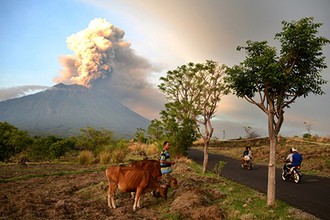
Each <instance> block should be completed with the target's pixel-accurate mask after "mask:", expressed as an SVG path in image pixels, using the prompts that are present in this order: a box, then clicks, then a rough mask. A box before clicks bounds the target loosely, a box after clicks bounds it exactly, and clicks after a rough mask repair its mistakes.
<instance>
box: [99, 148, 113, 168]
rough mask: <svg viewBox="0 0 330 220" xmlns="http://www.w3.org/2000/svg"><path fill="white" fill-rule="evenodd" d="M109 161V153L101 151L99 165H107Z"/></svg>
mask: <svg viewBox="0 0 330 220" xmlns="http://www.w3.org/2000/svg"><path fill="white" fill-rule="evenodd" d="M110 161H111V153H110V152H109V151H106V150H104V151H102V152H101V153H100V164H103V165H105V164H109V163H110Z"/></svg>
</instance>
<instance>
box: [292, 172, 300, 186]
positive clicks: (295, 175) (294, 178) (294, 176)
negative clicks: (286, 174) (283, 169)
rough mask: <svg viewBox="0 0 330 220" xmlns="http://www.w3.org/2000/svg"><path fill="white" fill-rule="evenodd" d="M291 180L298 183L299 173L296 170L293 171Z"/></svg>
mask: <svg viewBox="0 0 330 220" xmlns="http://www.w3.org/2000/svg"><path fill="white" fill-rule="evenodd" d="M293 180H294V182H295V183H297V184H298V183H300V175H299V174H298V173H297V172H294V173H293Z"/></svg>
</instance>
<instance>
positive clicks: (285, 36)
mask: <svg viewBox="0 0 330 220" xmlns="http://www.w3.org/2000/svg"><path fill="white" fill-rule="evenodd" d="M282 24H283V28H282V32H280V33H277V34H276V35H275V39H277V40H279V41H280V43H281V51H280V54H279V55H277V51H276V48H274V47H271V46H269V45H268V44H267V41H262V42H257V41H256V42H253V41H250V40H249V41H247V42H246V43H247V46H239V47H238V48H237V49H238V50H241V49H243V50H245V52H246V58H245V60H244V61H243V62H241V63H240V65H235V66H233V67H232V68H228V70H227V74H228V76H227V77H226V82H227V83H228V85H229V87H230V88H231V89H232V91H233V93H234V94H236V95H237V96H238V97H241V98H245V99H246V100H247V101H248V102H250V103H252V104H254V105H256V106H257V107H258V108H260V109H261V110H262V111H263V112H264V113H265V114H267V116H268V133H269V139H270V154H269V164H270V166H269V172H268V189H267V192H268V195H267V204H268V205H270V206H273V205H274V204H275V166H274V165H275V163H276V145H277V136H278V134H279V132H280V129H281V126H282V124H283V122H284V110H285V109H286V108H289V107H290V105H291V104H292V103H294V101H295V100H296V99H297V98H298V97H307V96H308V94H309V93H314V94H316V95H322V94H323V93H324V92H323V91H322V89H321V85H323V84H325V83H326V81H325V80H323V79H322V77H321V75H320V73H321V71H322V70H323V69H325V68H326V67H327V66H326V63H325V57H324V56H323V53H322V46H324V45H326V44H328V43H329V42H330V41H329V40H328V39H326V38H324V37H318V36H316V34H317V33H318V30H317V29H318V28H319V27H320V26H321V25H322V24H320V23H313V18H303V19H301V20H299V21H292V22H286V21H283V22H282ZM256 94H257V95H256Z"/></svg>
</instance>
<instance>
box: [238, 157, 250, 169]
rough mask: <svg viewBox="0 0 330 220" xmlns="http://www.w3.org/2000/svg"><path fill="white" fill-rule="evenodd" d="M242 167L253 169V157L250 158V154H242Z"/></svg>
mask: <svg viewBox="0 0 330 220" xmlns="http://www.w3.org/2000/svg"><path fill="white" fill-rule="evenodd" d="M241 167H242V169H248V170H251V169H252V158H250V157H249V156H242V159H241Z"/></svg>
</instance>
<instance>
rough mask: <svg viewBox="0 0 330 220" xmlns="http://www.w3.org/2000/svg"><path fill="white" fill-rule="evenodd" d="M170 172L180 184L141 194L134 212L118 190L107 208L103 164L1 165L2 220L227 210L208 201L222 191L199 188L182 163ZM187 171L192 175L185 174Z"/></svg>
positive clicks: (214, 214)
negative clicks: (158, 193) (160, 194)
mask: <svg viewBox="0 0 330 220" xmlns="http://www.w3.org/2000/svg"><path fill="white" fill-rule="evenodd" d="M175 166H176V168H175V172H174V173H173V175H175V176H176V177H177V179H178V180H179V184H180V185H179V187H178V188H177V189H171V190H170V191H169V194H168V199H167V200H164V199H162V198H155V197H153V196H152V195H150V194H145V195H144V196H143V198H142V208H140V209H138V210H137V211H135V212H134V211H133V209H132V207H133V200H132V198H131V197H130V194H129V193H120V192H119V191H118V192H117V193H116V204H117V205H118V208H116V209H110V208H109V207H108V206H107V190H108V188H107V187H108V186H107V180H106V178H105V173H104V170H105V168H102V167H99V166H81V165H76V164H29V163H28V164H27V165H19V164H12V165H3V166H0V219H119V220H120V219H168V218H180V219H223V218H224V217H225V215H226V213H225V212H224V211H223V210H221V209H220V208H219V207H217V206H212V201H213V200H215V199H218V198H221V197H224V194H223V193H222V192H220V191H218V190H207V191H206V190H203V189H202V188H201V187H199V186H200V185H201V184H203V183H204V182H205V181H207V182H210V181H219V179H212V178H207V177H203V178H201V177H199V176H198V175H194V173H193V172H188V171H191V170H190V168H189V166H187V164H186V163H185V162H178V163H176V165H175ZM187 173H190V174H189V175H187Z"/></svg>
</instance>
